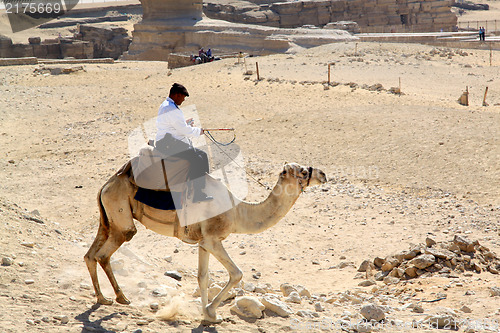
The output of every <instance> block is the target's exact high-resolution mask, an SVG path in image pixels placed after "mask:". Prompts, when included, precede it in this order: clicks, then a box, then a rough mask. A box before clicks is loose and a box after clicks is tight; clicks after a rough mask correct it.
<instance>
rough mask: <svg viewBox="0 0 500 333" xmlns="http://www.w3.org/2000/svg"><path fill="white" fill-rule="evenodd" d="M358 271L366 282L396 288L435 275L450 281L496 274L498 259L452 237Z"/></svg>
mask: <svg viewBox="0 0 500 333" xmlns="http://www.w3.org/2000/svg"><path fill="white" fill-rule="evenodd" d="M358 271H359V272H366V275H367V278H368V279H375V280H376V281H384V282H385V283H386V284H395V283H398V282H399V281H400V280H408V279H413V278H417V277H421V276H431V275H435V274H439V275H442V276H444V277H453V276H455V275H456V274H457V273H463V272H465V271H470V272H475V273H481V272H483V271H487V272H490V273H492V274H499V271H500V258H499V257H498V256H497V255H496V254H495V253H493V252H491V251H490V250H489V249H488V248H487V247H485V246H482V245H480V244H479V242H478V241H477V240H476V241H471V240H469V239H468V238H466V237H464V236H460V235H455V237H454V239H453V240H452V241H450V242H436V241H435V240H434V239H433V238H431V237H428V238H427V239H426V240H425V244H418V245H415V246H412V247H411V248H410V250H408V251H402V252H399V253H396V254H394V255H390V256H387V257H385V258H380V257H376V258H375V259H374V260H365V261H363V262H362V263H361V265H360V266H359V268H358Z"/></svg>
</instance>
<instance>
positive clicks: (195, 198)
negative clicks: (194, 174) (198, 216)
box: [193, 192, 214, 202]
mask: <svg viewBox="0 0 500 333" xmlns="http://www.w3.org/2000/svg"><path fill="white" fill-rule="evenodd" d="M213 199H214V197H212V196H210V195H206V194H205V193H203V192H198V193H195V194H194V195H193V202H202V201H210V200H213Z"/></svg>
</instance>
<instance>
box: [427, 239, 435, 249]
mask: <svg viewBox="0 0 500 333" xmlns="http://www.w3.org/2000/svg"><path fill="white" fill-rule="evenodd" d="M425 245H427V247H432V246H433V245H436V240H434V238H431V237H427V238H426V239H425Z"/></svg>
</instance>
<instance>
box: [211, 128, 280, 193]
mask: <svg viewBox="0 0 500 333" xmlns="http://www.w3.org/2000/svg"><path fill="white" fill-rule="evenodd" d="M214 130H215V131H233V139H232V140H231V141H230V142H229V143H221V142H219V141H217V140H215V138H214V137H213V136H212V134H211V133H210V131H214ZM205 135H206V136H207V137H208V138H209V139H210V140H211V141H212V142H213V143H215V146H216V147H217V148H219V150H220V151H221V152H222V153H223V154H224V155H226V156H227V157H228V158H229V159H230V160H231V161H232V162H233V163H234V164H236V166H237V167H238V168H240V169H242V170H243V171H244V172H245V174H246V175H247V176H249V177H250V178H252V179H253V181H254V182H256V183H257V184H259V185H260V186H262V187H263V188H265V189H266V190H268V191H270V190H271V188H270V187H269V186H267V185H264V184H262V183H261V182H260V181H259V180H258V179H256V178H255V177H254V176H252V175H251V174H249V173H248V172H247V170H246V169H245V168H244V167H242V166H241V165H239V164H238V163H237V162H236V161H235V160H234V159H233V158H232V157H231V156H229V154H227V153H226V152H225V151H224V149H222V148H221V147H219V146H224V147H225V146H229V145H230V144H232V143H233V142H234V141H235V140H236V133H234V128H219V129H206V130H205Z"/></svg>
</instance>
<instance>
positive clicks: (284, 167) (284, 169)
mask: <svg viewBox="0 0 500 333" xmlns="http://www.w3.org/2000/svg"><path fill="white" fill-rule="evenodd" d="M287 164H288V162H285V163H283V174H286V165H287Z"/></svg>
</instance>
